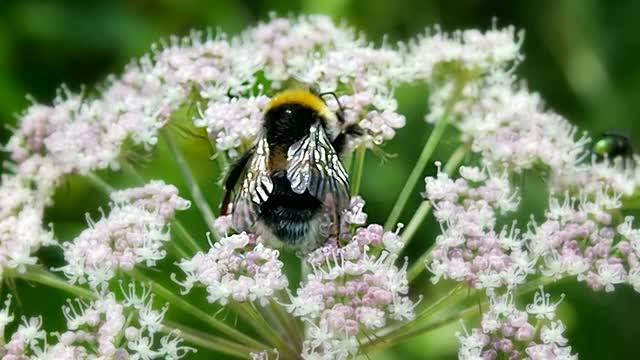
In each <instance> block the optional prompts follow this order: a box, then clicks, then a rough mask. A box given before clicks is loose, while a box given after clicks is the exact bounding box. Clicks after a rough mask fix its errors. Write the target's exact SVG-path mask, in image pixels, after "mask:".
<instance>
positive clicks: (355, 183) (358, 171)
mask: <svg viewBox="0 0 640 360" xmlns="http://www.w3.org/2000/svg"><path fill="white" fill-rule="evenodd" d="M366 154H367V147H366V146H364V145H360V146H359V147H358V149H357V150H356V156H355V161H354V163H353V175H352V176H351V179H352V184H351V195H352V196H355V195H358V194H359V193H360V183H362V170H363V169H364V158H365V155H366Z"/></svg>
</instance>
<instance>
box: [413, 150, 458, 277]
mask: <svg viewBox="0 0 640 360" xmlns="http://www.w3.org/2000/svg"><path fill="white" fill-rule="evenodd" d="M468 151H469V147H468V146H467V145H460V146H459V147H458V148H457V149H456V151H455V152H454V153H453V154H452V155H451V157H450V158H449V160H448V161H447V163H446V164H445V166H444V171H445V172H446V173H447V174H449V175H451V174H452V173H453V171H455V170H456V169H457V168H458V166H459V165H460V163H461V162H462V160H463V159H464V157H465V156H466V154H467V152H468ZM430 212H431V202H429V201H423V202H422V204H420V207H419V208H418V210H417V211H416V212H415V214H414V215H413V217H412V218H411V221H409V224H408V225H407V227H406V228H405V229H404V231H403V232H402V243H403V244H404V246H405V247H406V246H407V244H408V243H409V242H410V241H411V239H412V238H413V236H414V235H415V233H416V232H417V231H418V229H419V228H420V225H422V223H423V222H424V219H425V218H426V217H427V215H429V213H430ZM434 247H435V242H434V243H433V244H431V246H430V247H429V248H428V249H427V251H425V252H424V254H422V256H420V258H419V259H418V260H416V261H415V262H414V263H413V264H412V265H411V267H410V268H409V271H408V272H407V278H408V279H409V282H411V281H413V280H415V279H416V278H417V277H418V276H419V275H420V274H422V272H423V271H424V270H425V262H426V261H427V260H429V258H430V257H431V252H432V251H433V249H434Z"/></svg>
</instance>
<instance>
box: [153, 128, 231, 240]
mask: <svg viewBox="0 0 640 360" xmlns="http://www.w3.org/2000/svg"><path fill="white" fill-rule="evenodd" d="M162 135H163V137H164V138H165V140H166V141H167V144H168V145H169V149H170V150H171V153H172V155H173V156H174V158H175V160H176V163H177V164H178V167H179V168H180V171H181V172H182V176H184V178H185V181H186V183H187V185H188V186H189V190H190V192H191V196H192V197H193V201H194V202H195V203H196V206H197V207H198V210H200V213H201V214H202V217H203V218H204V220H205V222H206V223H207V227H208V228H209V231H210V232H211V234H212V236H213V237H214V239H216V240H219V239H220V236H219V235H218V233H217V232H216V229H215V226H214V223H215V220H216V217H215V215H213V212H212V211H211V208H210V207H209V204H208V203H207V200H206V199H205V198H204V195H203V194H202V191H201V190H200V186H199V185H198V182H197V181H196V179H195V177H194V176H193V173H192V172H191V168H190V167H189V164H187V161H186V160H185V158H184V156H183V155H182V152H181V151H180V148H179V147H178V145H177V144H176V143H175V141H174V140H173V138H172V136H171V135H170V134H169V133H168V132H166V131H163V132H162Z"/></svg>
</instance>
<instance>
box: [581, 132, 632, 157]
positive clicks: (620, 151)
mask: <svg viewBox="0 0 640 360" xmlns="http://www.w3.org/2000/svg"><path fill="white" fill-rule="evenodd" d="M591 152H592V153H593V154H594V155H595V157H596V160H597V161H604V160H605V159H609V160H614V159H615V158H617V157H621V158H622V160H623V164H626V163H627V162H630V163H631V164H632V165H633V148H632V146H631V141H629V138H628V137H627V136H625V135H622V134H617V133H613V132H606V133H603V134H602V135H600V137H598V138H597V139H596V140H595V141H594V142H593V147H592V148H591Z"/></svg>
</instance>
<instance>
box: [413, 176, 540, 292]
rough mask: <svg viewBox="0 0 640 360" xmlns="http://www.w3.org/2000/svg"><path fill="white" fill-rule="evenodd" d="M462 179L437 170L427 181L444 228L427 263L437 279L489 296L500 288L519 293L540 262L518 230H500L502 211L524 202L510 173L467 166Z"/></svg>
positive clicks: (427, 187)
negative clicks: (532, 254) (459, 284)
mask: <svg viewBox="0 0 640 360" xmlns="http://www.w3.org/2000/svg"><path fill="white" fill-rule="evenodd" d="M460 175H461V176H462V177H461V178H458V179H456V180H455V181H454V180H452V179H450V178H449V176H448V175H447V174H446V173H443V172H442V171H440V169H438V175H437V177H436V178H431V177H428V178H427V179H426V191H425V193H424V196H425V197H426V198H427V199H428V200H429V201H431V202H432V203H433V206H434V216H435V218H436V219H437V220H438V222H440V224H441V225H442V228H443V233H442V234H441V235H439V236H438V237H437V238H436V247H435V249H434V250H433V253H432V254H433V255H432V258H431V260H430V261H429V262H428V263H427V264H426V266H427V268H428V269H429V270H430V271H431V272H432V273H433V278H432V281H433V282H434V283H436V282H438V281H440V279H441V278H444V279H453V280H455V281H461V282H468V283H469V284H470V285H471V286H473V287H475V288H478V289H486V290H487V292H488V293H490V294H492V293H494V291H495V290H496V289H498V288H507V289H514V288H516V287H517V286H518V285H520V284H522V283H524V282H525V280H526V278H527V276H528V275H529V274H530V273H532V272H533V270H534V265H535V261H532V260H530V255H529V252H528V251H527V249H526V247H525V244H524V241H522V238H521V237H520V234H519V232H518V231H517V230H516V229H515V228H514V227H512V228H511V229H508V228H505V229H502V231H500V232H498V231H496V222H497V218H498V212H501V213H508V212H512V211H514V210H515V209H516V208H517V206H518V203H519V198H518V197H517V195H516V193H515V192H514V191H513V190H512V189H511V186H510V184H509V179H508V178H507V176H506V174H503V175H500V176H498V175H496V174H493V173H492V172H489V171H487V170H484V169H479V168H475V167H464V166H463V167H461V168H460Z"/></svg>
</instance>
